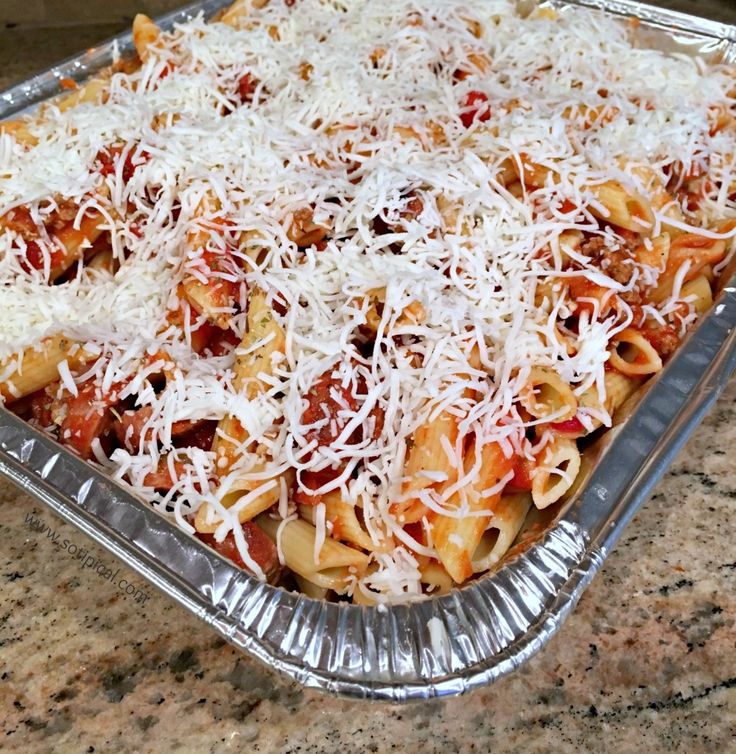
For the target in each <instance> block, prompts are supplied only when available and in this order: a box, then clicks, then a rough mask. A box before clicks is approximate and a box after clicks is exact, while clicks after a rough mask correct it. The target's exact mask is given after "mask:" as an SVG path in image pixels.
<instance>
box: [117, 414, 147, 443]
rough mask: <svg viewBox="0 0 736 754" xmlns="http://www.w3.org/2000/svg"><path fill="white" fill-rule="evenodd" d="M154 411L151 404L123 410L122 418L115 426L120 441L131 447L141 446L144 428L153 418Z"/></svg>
mask: <svg viewBox="0 0 736 754" xmlns="http://www.w3.org/2000/svg"><path fill="white" fill-rule="evenodd" d="M152 413H153V411H152V409H151V407H150V406H142V407H141V408H138V409H129V410H128V411H123V413H122V414H121V415H120V419H119V420H118V421H116V422H115V425H114V427H113V429H114V431H115V436H116V437H117V439H118V442H119V443H120V444H121V445H128V446H129V447H131V448H137V447H139V446H140V442H141V437H142V436H143V428H144V426H145V425H146V422H147V421H148V420H149V419H150V418H151V415H152Z"/></svg>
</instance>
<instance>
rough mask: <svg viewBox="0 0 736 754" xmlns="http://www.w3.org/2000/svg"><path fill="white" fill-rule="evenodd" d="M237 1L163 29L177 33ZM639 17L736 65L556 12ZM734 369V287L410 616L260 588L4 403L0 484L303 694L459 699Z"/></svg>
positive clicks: (727, 38)
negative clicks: (635, 393)
mask: <svg viewBox="0 0 736 754" xmlns="http://www.w3.org/2000/svg"><path fill="white" fill-rule="evenodd" d="M227 4H228V0H208V1H207V2H203V3H197V4H195V5H191V6H189V7H187V8H185V9H183V10H181V11H178V12H175V13H171V14H169V15H167V16H164V17H163V18H162V19H160V24H161V26H162V27H164V28H169V27H171V26H172V25H173V24H174V23H176V22H177V21H182V20H185V19H187V18H188V17H190V16H191V15H192V14H193V13H195V12H198V11H200V10H202V11H204V12H205V14H207V15H211V14H213V13H214V12H216V11H217V10H218V9H220V8H222V7H223V6H225V5H227ZM554 4H555V5H556V7H559V8H561V9H562V11H563V12H573V11H574V9H573V8H572V7H571V6H574V5H581V6H587V7H594V8H599V9H602V10H604V11H607V12H611V13H614V14H617V15H623V16H636V17H638V18H640V19H641V21H642V23H641V25H640V26H639V32H638V33H639V34H641V35H642V38H646V41H647V43H648V44H650V45H655V46H665V45H666V47H667V48H668V49H672V47H673V46H674V47H675V48H677V49H684V50H687V51H690V52H697V53H698V54H702V55H705V56H710V55H713V54H718V55H719V56H722V57H724V58H726V59H730V60H736V28H734V27H731V26H727V25H725V24H720V23H716V22H710V21H706V20H704V19H698V18H693V17H690V16H686V15H683V14H680V13H675V12H672V11H665V10H660V9H656V8H653V7H651V6H647V5H642V4H640V3H636V2H631V1H629V0H574V2H556V3H554ZM130 49H132V43H131V36H130V34H123V35H121V36H119V37H117V38H116V39H115V40H111V41H109V42H107V43H104V44H102V45H100V46H99V47H97V48H93V49H91V50H88V51H87V52H85V53H84V54H82V55H80V56H78V57H75V58H72V59H70V60H67V61H66V62H64V63H61V64H59V65H57V66H55V67H54V68H52V69H50V70H49V71H47V72H45V73H42V74H40V75H39V76H36V77H35V78H32V79H31V80H29V81H27V82H25V83H22V84H19V85H18V86H16V87H14V88H13V89H10V90H9V91H7V92H5V93H4V94H2V95H0V118H8V117H11V116H13V115H15V114H17V113H19V112H22V111H23V110H26V109H27V108H29V107H32V106H33V105H34V104H36V103H38V102H40V101H42V100H44V99H46V98H48V97H50V96H52V95H54V94H56V93H58V91H59V88H60V87H59V83H58V82H59V79H61V78H67V77H73V78H75V79H77V80H83V79H84V78H86V77H87V76H89V75H91V74H93V73H95V72H96V71H98V70H100V69H101V68H103V67H105V66H107V65H109V64H110V63H111V62H112V60H113V57H114V55H115V54H117V51H119V52H120V54H123V55H124V54H125V53H126V51H128V50H130ZM734 369H736V276H734V279H732V280H730V281H729V282H728V283H727V284H726V286H725V287H724V288H723V290H722V291H721V293H720V295H719V296H718V297H717V299H716V303H715V306H714V307H713V309H712V311H711V312H710V313H709V314H708V316H706V317H705V318H704V319H703V321H702V322H701V323H700V325H699V326H698V327H697V329H696V330H695V331H694V332H693V333H691V335H690V336H689V338H688V339H687V340H686V341H685V343H683V345H682V347H681V348H680V350H679V351H678V352H677V353H676V354H675V356H674V357H673V358H672V360H671V361H670V362H669V364H668V365H667V367H666V369H665V370H664V371H663V372H662V373H661V374H660V375H659V376H658V377H657V379H656V380H653V381H652V382H651V383H649V387H648V389H647V390H646V394H645V395H644V396H643V397H642V398H640V400H639V402H638V404H637V405H636V406H634V407H630V411H629V416H628V418H627V420H626V421H625V422H623V423H620V424H618V425H617V426H616V427H614V429H612V430H611V431H610V432H607V433H606V435H605V436H604V438H603V440H602V441H601V442H600V443H599V445H598V447H596V448H593V449H592V450H593V455H594V456H595V457H596V462H595V464H592V471H591V472H590V474H589V476H588V477H587V479H586V480H585V482H584V484H583V485H582V486H581V487H580V488H579V490H578V492H577V493H576V494H575V495H574V496H573V498H572V499H571V500H570V501H569V502H568V503H567V504H565V505H564V506H562V507H561V508H557V509H553V510H551V511H545V514H544V516H542V515H539V514H536V513H534V514H532V515H533V516H536V517H535V518H532V519H531V520H530V521H529V522H528V525H527V528H526V530H525V532H523V533H522V535H521V537H520V541H519V542H518V543H517V545H516V546H515V547H514V549H513V550H512V553H511V555H510V557H509V558H508V559H507V560H506V562H505V563H504V564H503V566H502V567H501V568H500V569H499V570H498V571H497V572H495V573H493V574H491V575H488V576H485V577H483V578H481V579H479V580H477V581H475V582H474V583H472V584H470V585H468V586H466V587H464V588H462V589H455V590H453V591H452V592H450V593H449V594H447V595H445V596H442V597H436V598H432V599H427V600H424V601H420V602H414V603H409V604H404V605H393V606H388V607H361V606H354V605H348V604H344V603H339V604H336V603H326V602H321V601H317V600H314V599H311V598H309V597H306V596H305V595H302V594H296V593H293V592H288V591H286V590H284V589H281V588H278V587H273V586H270V585H268V584H263V583H260V582H258V581H257V580H255V579H253V578H251V577H250V576H248V575H247V574H246V573H245V572H243V571H241V570H239V569H238V568H236V567H234V566H233V565H232V564H230V563H229V562H227V561H225V560H224V559H222V558H221V557H220V556H219V555H217V554H216V553H215V552H214V551H212V550H210V549H208V548H206V547H204V546H203V545H202V544H200V543H199V542H198V541H196V540H195V539H194V538H192V537H190V536H189V535H188V534H186V533H184V532H183V531H181V530H180V529H178V528H177V526H176V525H175V524H174V523H173V522H172V521H170V520H168V519H166V518H164V517H163V516H161V515H160V514H159V513H157V512H155V511H154V510H153V509H152V508H150V507H149V506H148V505H147V504H146V503H145V502H143V501H141V500H139V499H138V498H136V497H135V496H133V495H132V494H131V493H130V492H128V491H127V490H126V489H124V488H123V487H121V486H119V485H117V484H116V483H114V482H112V481H110V480H109V479H107V478H106V477H105V476H104V475H103V474H102V473H100V472H98V471H96V470H95V469H93V468H91V467H90V466H89V465H87V464H86V463H84V462H83V461H81V460H80V459H79V458H77V457H76V456H74V455H72V454H71V453H69V452H68V451H66V450H64V449H63V448H61V447H60V446H59V445H58V444H56V443H55V442H54V441H53V440H51V439H49V438H48V437H46V436H44V435H42V434H40V433H39V432H37V431H35V430H33V429H32V428H30V427H29V426H28V425H26V424H25V423H24V422H23V421H21V420H20V419H18V418H17V417H15V416H14V415H13V414H11V413H9V412H8V411H6V410H4V409H1V408H0V474H2V475H3V476H5V477H6V478H7V479H10V480H11V481H13V482H15V483H16V484H17V485H19V486H20V487H22V488H23V489H24V490H25V491H26V492H28V493H29V494H30V495H32V496H33V497H35V498H37V499H38V500H39V501H41V502H42V503H44V504H45V505H47V506H49V508H51V509H52V510H53V511H55V512H56V513H57V514H58V515H59V516H61V517H62V518H63V519H65V520H66V521H68V522H70V523H71V524H73V525H74V526H76V527H77V528H79V529H80V530H81V531H83V532H85V533H86V534H88V535H89V536H91V537H92V538H93V539H94V540H96V541H97V542H98V543H99V544H101V545H102V546H103V547H105V548H107V549H108V550H109V551H110V552H112V553H114V554H115V555H116V556H118V557H119V558H120V559H121V560H122V561H124V562H125V563H126V564H127V565H129V566H130V567H131V568H133V569H135V570H136V571H138V573H140V574H141V575H142V576H144V577H145V578H147V579H148V580H149V581H150V582H151V583H153V584H154V585H156V586H157V587H159V588H160V589H161V590H162V591H163V592H165V593H166V594H168V595H169V596H170V597H172V598H173V599H175V600H176V601H177V602H179V603H180V604H182V605H183V606H184V607H185V608H186V609H188V610H190V611H191V612H193V613H194V614H196V615H198V616H199V617H200V618H202V619H203V620H204V621H205V622H206V623H208V624H209V625H210V626H212V628H213V629H215V630H216V631H217V632H219V633H220V634H222V636H224V637H225V638H226V639H227V640H228V641H229V642H230V643H232V644H233V645H235V646H236V647H239V648H240V649H242V650H244V651H246V652H247V653H249V654H251V655H253V656H255V657H258V658H259V659H261V660H263V661H264V662H266V663H267V664H268V665H270V666H271V667H274V668H276V669H278V670H280V671H282V672H283V673H285V674H286V675H288V676H291V677H292V678H294V679H296V680H297V681H299V682H300V683H302V684H304V685H305V686H309V687H315V688H320V689H324V690H328V691H331V692H335V693H338V694H343V695H346V696H351V697H370V698H375V699H386V700H392V701H406V700H410V699H426V698H430V697H435V696H446V695H452V694H461V693H464V692H466V691H468V690H470V689H473V688H475V687H478V686H481V685H483V684H487V683H490V682H492V681H494V680H496V679H498V678H500V677H501V676H503V675H505V674H506V673H508V672H510V671H511V670H513V669H514V668H515V667H517V666H518V665H520V664H521V663H522V662H524V661H525V660H526V659H527V658H529V657H530V656H531V655H532V654H534V653H535V652H536V651H538V650H539V649H540V648H541V647H542V646H543V645H544V644H545V642H547V641H548V640H549V638H550V637H551V636H552V634H553V633H554V632H555V631H556V630H557V629H559V627H560V626H561V625H562V623H563V621H564V619H565V617H566V616H567V615H568V614H569V613H570V612H571V611H572V610H573V608H574V607H575V604H576V603H577V600H578V599H579V598H580V595H581V594H582V592H583V590H584V589H585V587H586V586H587V585H588V583H590V581H591V579H592V578H593V576H594V575H595V573H596V572H597V570H598V568H599V567H600V566H601V564H602V563H603V561H604V559H605V557H606V555H607V554H608V552H609V551H610V550H611V548H612V547H613V545H614V544H615V542H616V540H617V539H618V537H619V536H620V534H621V532H622V530H623V528H624V527H625V526H626V524H627V523H628V521H629V520H630V519H631V518H632V516H633V515H634V513H635V512H636V511H637V509H638V508H639V506H640V505H641V503H642V502H643V501H644V500H645V499H646V497H647V495H648V493H649V492H650V490H651V488H652V486H653V485H654V483H655V482H656V481H657V480H658V479H659V477H660V476H661V475H662V474H663V473H664V471H665V470H666V469H667V466H668V465H669V463H670V462H671V460H672V459H673V457H674V455H675V454H676V453H677V451H678V450H679V449H680V448H681V447H682V445H683V443H684V442H685V440H686V439H687V438H688V436H689V435H690V434H691V432H692V431H693V429H694V428H695V427H696V426H697V424H698V422H699V421H700V419H701V418H702V416H703V415H704V413H705V412H706V411H707V410H708V408H709V407H710V406H711V405H712V404H713V402H714V401H715V399H716V398H717V397H718V395H719V394H720V392H721V391H722V390H723V388H724V387H725V385H726V382H727V381H728V378H729V376H730V375H731V374H732V372H733V371H734Z"/></svg>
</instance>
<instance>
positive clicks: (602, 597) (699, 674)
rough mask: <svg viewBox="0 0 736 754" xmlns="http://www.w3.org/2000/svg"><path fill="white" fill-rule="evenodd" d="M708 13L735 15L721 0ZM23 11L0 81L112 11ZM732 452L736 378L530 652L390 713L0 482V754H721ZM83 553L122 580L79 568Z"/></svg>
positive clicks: (730, 585) (729, 643)
mask: <svg viewBox="0 0 736 754" xmlns="http://www.w3.org/2000/svg"><path fill="white" fill-rule="evenodd" d="M94 4H95V3H93V2H92V0H89V1H88V2H87V3H78V5H79V6H80V8H81V7H83V6H92V5H94ZM175 4H176V3H175V2H172V1H171V0H157V2H150V1H149V2H147V3H139V4H138V5H143V6H145V7H147V8H149V9H152V10H154V11H156V10H158V11H160V10H163V9H165V8H166V7H167V6H169V7H171V6H174V5H175ZM42 5H43V3H42V2H41V3H39V2H34V0H28V2H23V3H18V4H17V7H18V11H17V12H18V13H21V11H27V12H29V13H30V12H31V11H33V12H34V13H36V12H38V8H39V7H40V6H42ZM46 5H51V4H50V3H47V4H46ZM61 5H64V6H66V5H69V4H68V3H63V4H62V3H60V4H59V6H61ZM72 5H73V3H72ZM98 5H100V6H101V7H102V3H98ZM110 5H112V4H110ZM681 5H682V4H681ZM693 5H694V7H695V8H696V9H701V10H702V9H706V10H708V9H709V7H708V4H707V3H705V2H702V0H701V2H699V3H697V4H693ZM10 6H13V2H12V1H11V2H10ZM126 6H127V3H126ZM719 8H720V10H719ZM11 10H12V8H11ZM126 10H127V8H126ZM710 10H711V11H713V12H716V13H718V12H720V14H721V17H723V18H724V19H725V20H728V14H729V13H730V15H731V17H734V16H736V12H734V11H733V10H729V2H728V0H726V1H725V2H723V3H722V4H720V5H719V4H718V3H717V2H716V3H712V4H711V5H710ZM7 12H8V11H7V9H5V8H2V9H0V23H1V22H5V21H7V20H8V17H6V16H4V15H3V14H5V13H7ZM89 17H92V16H89ZM20 18H21V20H23V18H24V17H23V16H20ZM39 18H40V20H39ZM39 18H36V19H35V20H32V21H31V22H29V23H28V24H27V25H22V26H21V27H20V28H15V29H9V28H6V29H2V28H0V88H2V87H3V86H4V85H6V84H7V83H9V82H10V81H11V80H14V79H17V78H19V77H21V76H24V75H27V74H28V73H31V72H32V71H33V70H35V69H38V68H41V67H43V66H45V65H48V64H49V63H51V62H53V61H55V60H58V59H59V58H61V57H63V56H64V55H67V54H69V53H72V52H74V51H75V50H77V49H79V48H80V47H84V46H85V45H88V44H91V43H93V42H95V41H97V40H99V39H101V38H103V37H105V36H109V35H110V34H111V33H113V32H114V31H116V29H117V28H118V25H119V21H120V19H115V18H111V17H110V16H109V14H108V15H107V16H105V15H104V14H102V15H101V16H99V17H97V16H95V17H94V20H95V23H94V24H82V25H76V26H58V25H56V26H55V25H53V24H51V22H50V21H49V19H48V18H47V19H46V20H45V21H44V19H43V17H40V16H39ZM734 20H736V19H734ZM50 24H51V25H50ZM735 449H736V380H734V381H732V382H731V384H730V387H729V388H728V389H727V390H726V392H725V393H724V395H723V396H722V397H721V399H720V400H719V401H718V403H717V404H716V405H715V407H714V408H713V409H712V410H711V412H710V413H709V415H708V416H707V418H706V419H705V421H704V422H703V424H702V426H701V427H700V428H699V429H698V430H697V432H696V433H695V434H694V435H693V437H692V439H691V440H690V441H689V442H688V444H687V445H686V447H685V449H684V450H683V451H682V452H681V453H680V455H679V456H678V458H677V460H676V461H675V463H674V464H673V466H672V468H671V470H670V471H669V473H668V474H667V475H666V476H665V477H664V479H663V480H662V481H661V482H660V483H659V485H658V486H657V488H656V491H655V493H654V494H653V495H652V497H651V498H650V500H649V501H648V502H647V503H646V504H645V505H644V507H643V508H642V509H641V511H640V513H639V514H638V515H637V516H636V518H635V519H634V520H633V521H632V522H631V524H630V525H629V527H628V528H627V529H626V531H625V533H624V535H623V537H622V539H621V541H620V543H619V545H618V547H617V548H616V550H615V551H614V552H613V554H612V555H611V556H610V557H609V559H608V560H607V561H606V563H605V565H604V566H603V568H602V570H601V572H600V574H599V575H598V576H597V577H596V579H595V580H594V581H593V583H592V585H591V586H590V587H589V589H588V590H587V592H586V593H585V594H584V596H583V597H582V599H581V601H580V604H579V606H578V608H577V609H576V611H575V612H574V614H573V615H572V616H571V617H570V618H569V619H568V621H567V623H566V624H565V625H564V627H563V628H562V630H561V631H560V632H559V633H558V634H557V635H556V636H555V637H554V638H553V639H552V641H551V642H550V643H549V644H548V645H547V646H546V647H545V648H544V649H543V650H542V651H541V652H540V653H539V654H538V655H537V656H536V657H535V658H533V659H532V660H531V661H530V662H528V663H527V664H526V665H524V666H523V667H522V668H521V669H520V670H518V671H517V672H515V673H514V674H513V675H511V676H510V677H507V678H505V679H503V680H502V681H500V682H499V683H497V684H496V685H494V686H492V687H489V688H486V689H482V690H480V691H478V692H475V693H473V694H471V695H470V696H468V697H464V698H461V699H450V700H447V701H434V702H431V703H424V704H414V705H409V706H403V707H396V706H390V705H386V704H378V703H371V704H369V703H365V702H363V703H361V702H350V701H342V700H339V699H334V698H330V697H326V696H324V695H322V694H320V693H317V692H313V691H307V690H304V689H302V688H300V687H299V686H297V685H296V684H294V683H290V682H288V681H285V680H283V679H282V678H280V677H279V676H277V675H275V674H274V673H272V672H271V671H270V670H268V669H267V668H265V667H264V666H263V665H261V664H260V663H258V662H256V661H254V660H251V659H249V658H247V657H245V656H243V655H242V654H240V653H239V652H237V651H235V650H234V649H232V648H230V647H229V646H228V645H227V644H225V642H224V641H223V640H222V639H220V638H219V637H217V636H216V635H215V634H214V633H212V632H211V631H210V630H209V629H208V628H206V627H205V626H204V624H202V623H200V622H199V621H198V620H197V619H195V618H194V617H193V616H191V615H190V614H189V613H187V612H186V611H185V610H184V609H183V608H181V607H179V606H178V605H176V604H174V603H173V602H171V601H170V600H169V599H168V598H167V597H165V596H163V595H162V594H160V593H158V592H157V591H156V590H155V589H153V587H151V586H149V585H147V584H146V583H145V582H143V580H142V579H141V578H140V577H138V576H137V575H136V574H135V573H133V572H131V571H129V570H128V569H127V568H125V567H124V566H123V565H122V564H121V563H119V562H117V561H116V559H115V558H114V557H113V556H111V555H109V554H108V553H106V552H105V551H104V550H102V549H101V548H100V547H99V546H97V545H96V544H95V543H93V542H92V541H91V540H89V539H87V538H86V537H85V536H84V535H82V534H80V533H79V532H77V531H76V530H75V529H73V528H72V527H71V526H69V525H67V524H65V523H63V522H62V521H60V520H59V519H58V518H56V517H55V516H54V515H53V514H51V513H50V512H49V511H48V510H46V509H45V508H43V507H42V506H41V505H39V504H38V503H35V502H34V501H32V500H31V499H29V498H28V497H27V496H26V495H24V494H22V493H21V492H19V491H17V490H16V489H15V488H13V487H11V486H10V485H9V484H7V483H4V482H0V585H2V587H1V589H0V719H1V720H2V722H1V723H0V750H8V751H20V750H22V751H24V752H25V751H41V752H46V751H54V752H107V751H114V752H122V751H126V752H127V751H131V752H133V751H134V752H160V751H169V750H171V751H176V750H179V751H196V752H225V751H240V750H244V751H253V752H325V753H332V752H334V753H335V754H337V753H338V752H339V753H340V754H342V753H343V752H351V753H352V752H388V751H401V752H408V753H411V752H417V753H419V752H421V753H422V754H429V753H430V752H440V751H441V752H443V753H445V754H446V753H448V752H487V751H491V750H494V751H504V752H519V753H521V752H523V753H524V754H530V753H533V752H550V751H554V752H561V753H563V752H598V751H604V750H608V751H610V750H618V751H634V750H640V751H646V752H660V751H662V752H664V751H667V752H688V753H691V752H719V753H720V752H736V547H735V546H734V543H735V542H736V516H734V505H735V501H736V468H734V463H733V460H734V452H735ZM44 526H45V527H48V528H47V529H46V530H45V531H39V529H40V528H41V527H44ZM53 535H58V536H57V540H56V541H57V543H63V542H64V540H66V541H67V545H66V547H65V548H63V547H62V546H61V545H59V544H54V542H53V541H52V540H53ZM73 549H76V550H77V552H75V553H73V552H72V550H73ZM82 549H86V550H87V551H88V552H89V554H90V555H91V556H92V557H93V558H95V559H99V561H100V562H101V563H102V564H104V568H108V569H111V570H112V571H115V570H116V569H118V568H119V569H120V571H119V573H118V575H117V580H118V582H119V581H120V579H122V578H125V579H127V582H128V583H129V584H131V585H132V586H133V588H134V589H135V590H137V591H136V592H135V593H133V594H132V595H126V594H125V593H123V592H122V591H120V590H119V589H118V588H116V587H115V586H114V585H113V584H111V583H110V581H109V580H108V579H105V577H104V573H105V570H104V568H100V569H99V572H97V571H95V570H93V569H92V568H84V567H82V560H81V559H80V555H81V552H80V551H81V550H82Z"/></svg>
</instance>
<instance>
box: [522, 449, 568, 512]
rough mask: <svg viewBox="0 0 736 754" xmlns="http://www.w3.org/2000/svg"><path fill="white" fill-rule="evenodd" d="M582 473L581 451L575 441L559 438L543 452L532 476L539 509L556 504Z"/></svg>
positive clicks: (533, 490) (535, 499)
mask: <svg viewBox="0 0 736 754" xmlns="http://www.w3.org/2000/svg"><path fill="white" fill-rule="evenodd" d="M579 471H580V451H579V450H578V447H577V444H576V443H575V441H574V440H570V439H568V438H565V437H557V438H556V439H555V440H554V442H552V443H551V444H550V445H548V446H547V447H546V448H545V450H544V451H543V452H542V457H541V458H540V460H539V465H538V466H537V467H536V468H535V469H534V474H533V476H532V500H533V502H534V505H536V506H537V508H547V507H548V506H550V505H552V503H556V502H557V501H558V500H560V498H561V497H562V496H563V495H564V494H565V493H566V492H567V491H568V490H569V489H570V488H571V487H572V485H573V483H574V482H575V479H576V477H577V475H578V472H579Z"/></svg>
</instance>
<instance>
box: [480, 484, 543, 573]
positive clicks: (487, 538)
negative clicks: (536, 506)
mask: <svg viewBox="0 0 736 754" xmlns="http://www.w3.org/2000/svg"><path fill="white" fill-rule="evenodd" d="M531 506H532V497H531V495H530V494H529V493H528V492H518V493H511V494H507V495H503V496H501V498H500V500H499V501H498V503H497V504H496V505H495V506H494V509H493V516H492V517H491V520H490V521H489V523H488V526H487V527H486V530H485V531H484V532H483V534H482V535H481V537H480V539H479V540H478V544H477V545H476V547H475V551H474V552H473V554H472V556H471V559H470V564H471V568H472V571H473V573H485V572H486V571H489V570H490V569H491V568H493V567H494V566H496V565H497V564H498V563H499V562H500V561H501V559H502V558H503V557H504V555H506V553H507V552H508V551H509V549H510V548H511V545H512V544H513V543H514V540H515V539H516V537H517V535H518V534H519V532H520V531H521V528H522V526H523V525H524V520H525V519H526V516H527V513H529V509H530V508H531Z"/></svg>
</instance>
